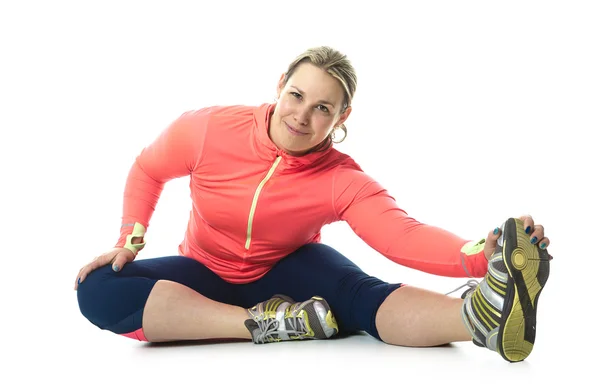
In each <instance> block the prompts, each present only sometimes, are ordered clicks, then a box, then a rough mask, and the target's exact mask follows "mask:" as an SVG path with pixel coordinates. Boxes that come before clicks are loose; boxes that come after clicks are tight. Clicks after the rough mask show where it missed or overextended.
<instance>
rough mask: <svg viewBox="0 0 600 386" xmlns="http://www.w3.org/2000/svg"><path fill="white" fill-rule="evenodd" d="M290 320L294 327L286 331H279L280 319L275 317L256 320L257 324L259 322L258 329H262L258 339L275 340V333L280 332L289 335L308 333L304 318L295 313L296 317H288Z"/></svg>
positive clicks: (261, 340) (263, 341) (262, 340)
mask: <svg viewBox="0 0 600 386" xmlns="http://www.w3.org/2000/svg"><path fill="white" fill-rule="evenodd" d="M290 319H291V320H290ZM288 320H289V323H290V326H291V327H292V329H291V330H284V331H279V321H278V320H277V319H275V318H267V319H261V320H256V324H258V329H259V330H260V333H259V334H258V336H257V337H256V340H257V341H259V342H261V343H265V342H273V341H275V340H276V338H275V337H274V335H277V334H279V333H286V334H288V335H303V334H306V333H308V329H307V328H306V324H305V323H304V319H303V318H301V317H298V316H296V315H294V317H292V318H288ZM284 323H285V320H284Z"/></svg>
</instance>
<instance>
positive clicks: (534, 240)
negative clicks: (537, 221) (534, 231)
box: [531, 236, 538, 244]
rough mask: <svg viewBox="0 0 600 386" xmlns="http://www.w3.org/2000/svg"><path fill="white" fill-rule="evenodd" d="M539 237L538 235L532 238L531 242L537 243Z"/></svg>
mask: <svg viewBox="0 0 600 386" xmlns="http://www.w3.org/2000/svg"><path fill="white" fill-rule="evenodd" d="M537 241H538V239H537V236H536V237H534V238H532V239H531V244H535V243H537Z"/></svg>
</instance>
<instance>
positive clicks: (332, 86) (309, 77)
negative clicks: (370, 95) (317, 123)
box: [286, 63, 344, 104]
mask: <svg viewBox="0 0 600 386" xmlns="http://www.w3.org/2000/svg"><path fill="white" fill-rule="evenodd" d="M286 86H287V87H296V88H298V89H300V90H301V91H303V92H304V94H305V95H304V96H305V97H307V98H315V99H326V100H329V101H331V102H332V103H335V104H340V103H341V101H342V100H343V98H344V90H343V89H342V86H341V85H340V82H339V81H338V80H337V79H336V78H334V77H333V76H331V75H329V74H328V73H327V72H325V71H324V70H322V69H320V68H318V67H316V66H314V65H312V64H310V63H302V64H300V65H299V66H298V67H297V68H296V70H295V71H294V73H293V74H292V76H291V77H290V79H289V80H288V83H287V85H286Z"/></svg>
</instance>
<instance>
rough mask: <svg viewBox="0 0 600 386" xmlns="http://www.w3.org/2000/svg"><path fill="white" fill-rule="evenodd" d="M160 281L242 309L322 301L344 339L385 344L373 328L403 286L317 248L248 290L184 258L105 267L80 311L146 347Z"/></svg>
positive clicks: (91, 278)
mask: <svg viewBox="0 0 600 386" xmlns="http://www.w3.org/2000/svg"><path fill="white" fill-rule="evenodd" d="M158 280H170V281H174V282H177V283H180V284H182V285H185V286H187V287H189V288H191V289H193V290H195V291H197V292H198V293H200V294H202V295H204V296H205V297H207V298H209V299H212V300H215V301H218V302H221V303H226V304H232V305H237V306H240V307H244V308H250V307H252V306H254V305H256V304H257V303H259V302H262V301H265V300H268V299H270V298H271V297H272V296H273V295H275V294H283V295H287V296H289V297H291V298H292V299H294V300H295V301H304V300H308V299H310V298H311V296H314V295H318V296H321V297H323V298H325V300H326V301H327V302H328V303H329V306H330V307H331V310H332V311H333V314H334V315H335V318H336V320H337V322H338V327H339V329H340V331H339V332H340V334H350V333H355V332H359V331H365V332H367V333H368V334H370V335H371V336H373V337H375V338H377V339H381V338H380V337H379V334H378V332H377V328H376V326H375V316H376V314H377V310H378V309H379V306H380V305H381V303H382V302H383V301H384V300H385V299H386V297H387V296H388V295H389V294H390V293H391V292H393V291H394V290H395V289H397V288H399V287H400V286H401V284H389V283H386V282H383V281H382V280H380V279H378V278H375V277H372V276H369V275H367V274H366V273H365V272H363V271H362V270H361V269H360V268H359V267H358V266H356V264H354V263H353V262H352V261H350V260H349V259H348V258H346V257H345V256H343V255H342V254H341V253H339V252H337V251H336V250H335V249H333V248H331V247H329V246H327V245H324V244H317V243H315V244H308V245H305V246H303V247H301V248H300V249H298V250H296V251H295V252H293V253H291V254H290V255H288V256H286V257H285V258H283V259H282V260H280V261H279V262H278V263H277V264H276V265H275V266H274V267H273V268H272V269H271V270H270V271H269V272H268V273H267V274H266V275H265V276H263V277H262V278H261V279H259V280H257V281H254V282H252V283H248V284H232V283H228V282H226V281H224V280H223V279H221V278H220V277H219V276H217V275H216V274H215V273H214V272H212V271H211V270H209V269H208V268H206V267H205V266H204V265H203V264H201V263H200V262H198V261H196V260H194V259H191V258H188V257H184V256H167V257H157V258H149V259H140V260H135V261H134V262H132V263H128V264H125V266H124V267H123V268H122V269H121V271H120V272H114V271H113V270H112V268H111V266H110V265H108V266H104V267H102V268H99V269H97V270H95V271H93V272H92V273H91V274H90V275H88V277H87V278H86V279H85V280H84V281H83V283H81V284H80V285H79V288H78V291H77V299H78V302H79V308H80V310H81V313H82V314H83V315H84V316H85V317H86V318H87V319H88V320H89V321H90V322H91V323H93V324H94V325H96V326H97V327H99V328H100V329H103V330H109V331H112V332H114V333H116V334H120V335H124V336H127V337H130V338H133V339H139V340H142V341H145V340H146V338H145V336H144V334H143V330H142V315H143V312H144V306H145V304H146V301H147V299H148V296H149V295H150V291H151V290H152V287H153V286H154V284H155V283H156V282H157V281H158Z"/></svg>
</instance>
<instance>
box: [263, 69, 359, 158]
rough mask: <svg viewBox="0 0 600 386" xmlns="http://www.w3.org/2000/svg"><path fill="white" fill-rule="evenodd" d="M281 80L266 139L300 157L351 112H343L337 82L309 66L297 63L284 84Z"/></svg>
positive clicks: (342, 100) (342, 95)
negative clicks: (268, 138)
mask: <svg viewBox="0 0 600 386" xmlns="http://www.w3.org/2000/svg"><path fill="white" fill-rule="evenodd" d="M283 81H284V76H283V75H282V76H281V79H280V80H279V85H278V87H277V94H278V97H279V98H278V102H277V105H276V106H275V110H274V111H273V115H272V116H271V120H270V123H269V136H270V137H271V140H272V141H273V143H275V145H276V146H277V147H278V148H280V149H282V150H284V151H285V152H287V153H288V154H291V155H302V154H304V153H306V152H308V151H309V150H310V149H312V148H314V147H315V146H317V145H319V144H320V143H321V142H323V141H324V140H325V138H327V136H328V135H329V133H331V131H332V130H333V128H334V127H336V126H339V125H341V124H342V123H343V122H344V121H345V120H346V119H347V118H348V115H350V111H351V110H352V109H351V108H350V107H348V108H347V109H346V111H344V112H343V113H342V104H343V103H344V90H343V89H342V86H341V85H340V83H339V81H338V80H337V79H335V78H334V77H333V76H331V75H329V74H328V73H327V72H325V71H323V70H321V69H320V68H318V67H316V66H314V65H312V64H310V63H302V64H300V65H299V66H298V67H297V68H296V70H295V71H294V73H293V74H292V76H291V77H290V78H289V79H288V81H287V83H285V84H284V83H283Z"/></svg>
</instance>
